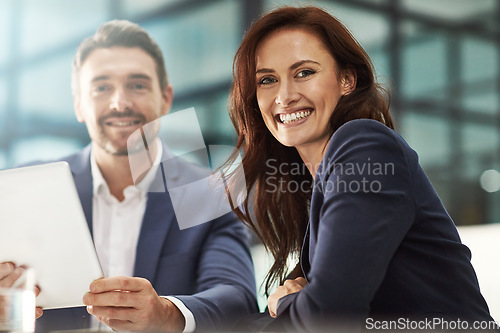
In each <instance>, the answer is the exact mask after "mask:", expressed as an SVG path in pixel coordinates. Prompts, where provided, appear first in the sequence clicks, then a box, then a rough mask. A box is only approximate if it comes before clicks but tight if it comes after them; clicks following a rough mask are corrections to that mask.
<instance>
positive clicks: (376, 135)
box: [322, 119, 418, 171]
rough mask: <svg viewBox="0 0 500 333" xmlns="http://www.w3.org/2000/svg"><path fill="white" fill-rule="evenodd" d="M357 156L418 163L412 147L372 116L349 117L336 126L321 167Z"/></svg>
mask: <svg viewBox="0 0 500 333" xmlns="http://www.w3.org/2000/svg"><path fill="white" fill-rule="evenodd" d="M358 160H362V161H364V160H369V161H371V162H373V161H381V162H385V161H399V162H401V163H404V164H407V163H408V162H410V164H412V165H416V164H418V157H417V155H416V153H415V151H414V150H413V149H411V148H410V146H408V144H407V143H406V142H405V141H404V139H403V138H402V137H401V136H400V135H399V134H398V133H397V132H395V131H394V130H392V129H391V128H389V127H387V126H386V125H384V124H382V123H381V122H379V121H376V120H372V119H356V120H351V121H349V122H347V123H345V124H343V125H342V126H341V127H339V128H338V129H337V131H335V133H334V134H333V135H332V137H331V139H330V142H329V144H328V147H327V148H326V151H325V155H324V157H323V168H322V169H324V170H325V171H326V170H328V169H330V168H331V165H335V164H339V163H346V162H359V161H358Z"/></svg>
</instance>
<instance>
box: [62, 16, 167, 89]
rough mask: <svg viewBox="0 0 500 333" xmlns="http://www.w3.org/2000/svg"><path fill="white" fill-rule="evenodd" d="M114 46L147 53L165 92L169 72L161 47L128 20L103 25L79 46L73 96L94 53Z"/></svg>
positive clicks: (73, 81) (75, 63) (72, 79)
mask: <svg viewBox="0 0 500 333" xmlns="http://www.w3.org/2000/svg"><path fill="white" fill-rule="evenodd" d="M113 46H123V47H138V48H140V49H142V50H144V51H146V52H147V53H148V54H149V55H150V56H151V57H152V58H153V60H154V61H155V63H156V72H157V74H158V80H159V81H160V88H161V89H162V90H163V88H165V86H166V85H167V84H168V78H167V70H166V68H165V62H164V60H163V54H162V52H161V50H160V47H159V46H158V44H156V42H155V41H154V40H153V38H151V36H150V35H149V34H148V33H147V32H146V30H144V29H143V28H141V27H140V26H139V25H138V24H135V23H132V22H130V21H126V20H113V21H109V22H107V23H104V24H103V25H101V27H100V28H99V29H98V30H97V31H96V33H95V34H94V35H93V36H90V37H87V38H86V39H84V40H83V42H82V43H81V44H80V45H79V46H78V49H77V51H76V54H75V57H74V58H73V70H72V74H71V84H72V89H73V94H76V92H77V91H78V90H77V89H78V88H79V87H78V80H79V76H80V69H81V67H82V65H83V63H84V62H85V59H86V58H87V57H88V56H89V54H90V53H92V51H94V50H96V49H99V48H110V47H113Z"/></svg>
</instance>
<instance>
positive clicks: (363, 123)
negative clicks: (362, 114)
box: [332, 119, 397, 139]
mask: <svg viewBox="0 0 500 333" xmlns="http://www.w3.org/2000/svg"><path fill="white" fill-rule="evenodd" d="M367 135H381V136H391V137H393V136H395V135H397V133H396V132H395V131H394V130H393V129H391V128H389V127H387V126H386V125H385V124H383V123H381V122H380V121H378V120H373V119H354V120H351V121H348V122H346V123H345V124H343V125H342V126H340V127H339V128H338V129H337V130H336V131H335V133H333V136H332V139H335V138H341V139H345V138H346V137H347V138H350V137H357V136H360V137H366V136H367Z"/></svg>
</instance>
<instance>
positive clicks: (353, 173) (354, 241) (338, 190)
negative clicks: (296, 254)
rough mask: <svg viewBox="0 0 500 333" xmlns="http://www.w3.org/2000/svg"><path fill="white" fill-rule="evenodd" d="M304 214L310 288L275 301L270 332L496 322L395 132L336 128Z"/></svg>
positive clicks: (465, 255)
mask: <svg viewBox="0 0 500 333" xmlns="http://www.w3.org/2000/svg"><path fill="white" fill-rule="evenodd" d="M310 210H311V212H310V221H309V227H308V231H307V234H306V238H305V241H304V246H303V249H302V254H301V264H302V269H303V272H304V274H305V277H306V279H307V281H308V285H307V286H306V287H304V288H303V289H302V290H301V291H300V292H298V293H294V294H290V295H287V296H285V297H284V298H282V299H280V301H279V303H278V308H277V312H278V317H277V320H276V322H275V323H273V325H274V326H273V327H274V328H275V329H276V327H280V328H279V329H278V330H281V329H283V330H289V331H311V328H326V329H328V330H331V329H332V328H335V327H343V325H348V326H347V327H348V328H349V329H359V328H370V327H369V325H367V324H370V322H371V323H373V321H371V320H372V319H368V320H369V321H367V318H373V320H375V319H377V320H379V319H395V318H407V319H410V320H422V319H425V318H444V319H446V320H457V319H461V320H469V321H472V320H484V321H490V320H492V318H491V316H490V314H489V310H488V306H487V305H486V302H485V300H484V298H483V297H482V295H481V293H480V291H479V286H478V281H477V278H476V275H475V272H474V269H473V268H472V266H471V263H470V258H471V253H470V251H469V249H468V248H467V247H466V246H465V245H463V244H462V243H461V242H460V238H459V235H458V232H457V230H456V227H455V225H454V223H453V221H452V219H451V218H450V216H449V215H448V213H447V212H446V210H445V208H444V207H443V205H442V203H441V201H440V199H439V198H438V196H437V194H436V192H435V190H434V189H433V187H432V185H431V183H430V181H429V179H428V178H427V176H426V175H425V174H424V172H423V170H422V168H421V167H420V166H419V163H418V157H417V154H416V153H415V151H413V150H412V149H411V148H410V147H409V146H408V145H407V143H406V142H405V141H404V140H403V139H402V138H401V137H400V136H399V135H398V134H397V133H396V132H394V131H393V130H391V129H389V128H387V127H386V126H384V125H383V124H381V123H379V122H377V121H374V120H367V119H363V120H354V121H350V122H348V123H346V124H344V125H343V126H341V127H340V128H339V129H338V130H337V131H336V132H335V133H334V134H333V136H332V138H331V140H330V142H329V145H328V147H327V149H326V151H325V155H324V157H323V160H322V162H321V164H320V166H319V168H318V171H317V174H316V177H315V181H314V189H313V194H312V199H311V208H310ZM321 325H326V326H325V327H322V326H321Z"/></svg>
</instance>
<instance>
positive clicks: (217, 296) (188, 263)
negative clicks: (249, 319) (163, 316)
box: [36, 146, 257, 332]
mask: <svg viewBox="0 0 500 333" xmlns="http://www.w3.org/2000/svg"><path fill="white" fill-rule="evenodd" d="M63 160H65V161H67V162H68V163H69V164H70V167H71V171H72V173H73V176H74V180H75V184H76V187H77V190H78V194H79V196H80V200H81V203H82V207H83V210H84V213H85V217H86V219H87V223H88V226H89V229H90V231H91V232H92V193H93V192H92V191H93V186H92V176H91V171H90V146H88V147H86V148H85V149H83V150H82V151H80V152H78V153H77V154H75V155H72V156H69V157H67V158H65V159H63ZM174 163H175V162H174ZM172 165H173V164H171V163H169V169H165V173H166V174H167V176H168V177H176V173H178V172H179V171H180V170H183V169H185V168H186V167H187V168H190V167H191V166H189V165H188V164H187V163H186V164H181V165H177V166H176V167H175V168H173V167H172ZM247 240H248V234H247V232H246V229H245V227H244V225H243V224H242V223H241V222H240V221H239V220H237V219H236V218H235V216H234V215H233V214H232V213H229V214H226V215H224V216H222V217H220V218H217V219H214V220H212V221H210V222H207V223H204V224H201V225H198V226H195V227H191V228H188V229H184V230H180V229H179V225H178V223H177V220H176V218H175V214H174V210H173V207H172V203H171V200H170V197H169V194H168V192H165V191H163V192H156V193H154V192H153V193H148V199H147V206H146V212H145V214H144V218H143V222H142V226H141V231H140V236H139V240H138V244H137V252H136V261H135V268H134V276H137V277H143V278H146V279H148V280H149V281H150V282H151V284H152V285H153V287H154V288H155V290H156V292H157V293H158V295H162V296H176V297H177V298H178V299H180V300H181V301H182V302H183V303H184V304H185V305H186V307H187V308H188V309H189V310H190V311H191V312H192V313H193V315H194V318H195V321H196V325H197V328H200V329H203V330H214V329H218V328H220V327H228V326H230V325H231V324H232V323H234V322H235V321H236V320H237V319H238V318H239V317H241V316H244V315H247V314H249V313H252V312H255V311H257V301H256V291H255V279H254V270H253V265H252V261H251V257H250V252H249V248H248V244H247ZM75 260H78V258H75ZM82 297H83V295H82ZM89 318H90V315H89V314H88V313H87V311H86V309H85V308H84V307H81V308H71V309H57V310H47V311H44V314H43V316H42V317H41V318H40V319H38V320H37V323H36V330H37V331H40V332H41V331H52V330H62V329H78V328H86V327H88V325H89Z"/></svg>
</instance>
